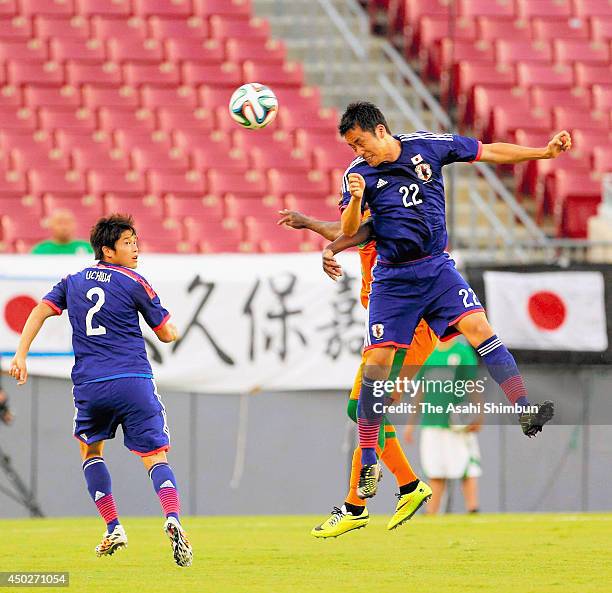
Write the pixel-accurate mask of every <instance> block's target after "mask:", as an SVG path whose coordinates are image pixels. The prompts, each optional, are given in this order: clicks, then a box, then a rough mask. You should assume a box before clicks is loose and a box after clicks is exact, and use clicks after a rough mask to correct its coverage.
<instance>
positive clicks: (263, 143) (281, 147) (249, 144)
mask: <svg viewBox="0 0 612 593" xmlns="http://www.w3.org/2000/svg"><path fill="white" fill-rule="evenodd" d="M232 138H233V145H234V146H236V147H237V148H242V149H243V150H245V151H247V152H250V151H251V150H252V149H253V148H259V149H261V150H269V151H271V152H275V151H278V152H281V151H284V152H291V151H292V150H293V148H294V146H293V139H292V138H291V136H290V135H289V134H288V133H287V132H285V131H283V130H277V129H275V128H274V126H269V127H267V128H265V129H263V130H257V133H256V134H253V131H252V130H241V129H237V130H236V131H234V132H233V133H232Z"/></svg>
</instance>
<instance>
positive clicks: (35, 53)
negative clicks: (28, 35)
mask: <svg viewBox="0 0 612 593" xmlns="http://www.w3.org/2000/svg"><path fill="white" fill-rule="evenodd" d="M48 59H49V51H48V47H47V44H46V43H43V42H42V41H41V40H40V39H30V40H28V41H25V40H23V41H22V40H7V39H2V38H1V37H0V61H5V60H24V61H32V62H45V61H47V60H48Z"/></svg>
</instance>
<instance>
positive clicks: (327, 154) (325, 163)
mask: <svg viewBox="0 0 612 593" xmlns="http://www.w3.org/2000/svg"><path fill="white" fill-rule="evenodd" d="M312 157H313V163H314V165H315V167H316V168H317V169H322V170H331V169H342V170H344V169H346V167H347V165H348V164H349V163H350V162H351V160H352V159H353V158H354V155H353V154H351V152H349V149H348V146H347V145H346V144H343V143H340V142H338V143H336V145H333V144H323V145H321V146H315V147H314V148H313V149H312Z"/></svg>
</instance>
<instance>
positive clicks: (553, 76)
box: [517, 62, 574, 88]
mask: <svg viewBox="0 0 612 593" xmlns="http://www.w3.org/2000/svg"><path fill="white" fill-rule="evenodd" d="M517 75H518V83H519V84H520V85H521V86H526V87H530V86H534V85H539V86H542V87H544V86H546V87H565V88H570V87H571V86H573V83H574V76H573V72H572V69H571V68H570V67H568V66H567V65H563V64H556V65H554V66H547V65H544V64H531V63H528V62H523V63H520V64H518V66H517Z"/></svg>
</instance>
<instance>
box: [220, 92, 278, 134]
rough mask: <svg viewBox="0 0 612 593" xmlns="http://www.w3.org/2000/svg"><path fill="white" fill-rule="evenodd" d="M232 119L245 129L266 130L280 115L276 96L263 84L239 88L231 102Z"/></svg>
mask: <svg viewBox="0 0 612 593" xmlns="http://www.w3.org/2000/svg"><path fill="white" fill-rule="evenodd" d="M229 112H230V115H231V117H232V119H233V120H234V121H235V122H236V123H238V124H240V125H241V126H242V127H243V128H249V129H252V130H256V129H260V128H265V127H266V126H267V125H268V124H269V123H270V122H273V121H274V119H275V118H276V114H277V113H278V99H277V98H276V95H275V94H274V93H273V92H272V90H271V89H269V88H268V87H267V86H265V85H263V84H259V83H258V82H249V83H247V84H243V85H242V86H241V87H238V88H237V89H236V90H235V91H234V94H233V95H232V98H231V99H230V102H229Z"/></svg>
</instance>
